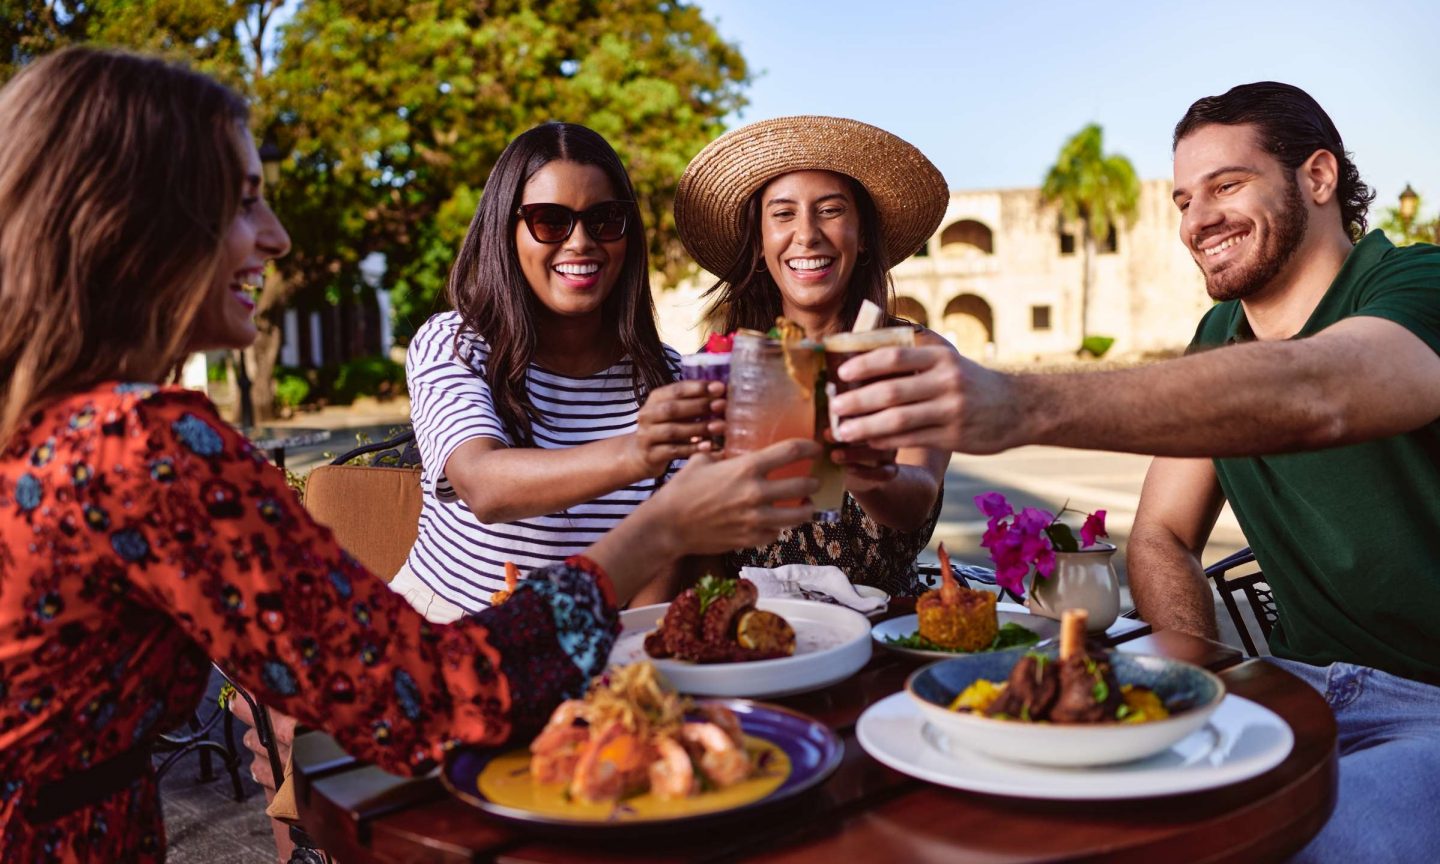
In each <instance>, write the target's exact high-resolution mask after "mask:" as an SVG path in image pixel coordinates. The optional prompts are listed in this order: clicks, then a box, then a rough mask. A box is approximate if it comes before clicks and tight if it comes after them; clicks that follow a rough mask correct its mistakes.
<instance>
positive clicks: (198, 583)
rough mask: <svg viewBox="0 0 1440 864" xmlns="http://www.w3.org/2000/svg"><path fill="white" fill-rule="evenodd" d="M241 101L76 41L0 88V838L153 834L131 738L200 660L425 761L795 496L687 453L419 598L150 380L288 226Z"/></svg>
mask: <svg viewBox="0 0 1440 864" xmlns="http://www.w3.org/2000/svg"><path fill="white" fill-rule="evenodd" d="M245 114H246V112H245V106H244V103H243V102H241V101H240V100H239V99H238V98H237V97H236V96H235V95H234V94H233V93H231V92H230V91H229V90H227V89H225V88H224V87H222V86H220V85H218V84H216V83H215V82H213V81H211V80H210V79H208V78H205V77H204V76H201V75H198V74H195V73H192V72H188V71H185V70H182V69H178V68H176V67H172V66H169V65H167V64H164V63H162V62H160V61H157V60H151V59H145V58H140V57H136V56H133V55H126V54H119V53H109V52H99V51H93V50H87V49H68V50H66V51H62V52H59V53H57V54H54V55H51V56H50V57H47V58H45V59H43V60H40V61H38V62H36V63H35V64H34V65H33V66H32V67H30V68H28V69H27V70H25V71H23V72H21V73H20V74H19V75H18V76H16V78H15V79H14V80H13V81H11V82H10V83H9V84H8V85H7V86H6V87H5V88H4V90H3V91H0V128H3V129H5V130H6V133H5V136H4V137H3V138H0V320H3V321H4V322H5V323H4V327H3V329H0V861H4V862H11V861H15V862H20V861H24V862H31V861H80V860H91V861H136V860H163V858H164V854H165V843H164V834H163V826H162V824H161V820H160V812H159V804H158V797H157V793H156V787H155V780H154V776H153V774H152V773H151V771H150V766H149V745H150V743H151V742H152V741H153V740H154V738H155V736H156V735H158V734H159V733H160V732H162V731H164V730H166V729H170V728H174V727H176V726H178V725H179V724H180V723H181V722H183V720H184V719H185V718H187V717H188V716H189V715H190V714H191V712H192V711H193V710H194V708H195V706H196V704H197V703H198V700H199V699H200V698H201V694H202V692H203V690H204V687H205V683H206V678H207V675H208V671H209V662H210V660H211V659H214V660H215V661H216V662H218V663H219V664H220V665H221V666H223V667H224V668H225V669H226V670H227V671H228V672H229V673H230V674H232V675H233V676H234V677H235V678H237V679H238V680H239V681H240V682H241V683H242V684H243V685H244V686H245V687H247V688H249V689H250V690H251V691H252V692H253V693H255V694H256V695H257V696H258V697H259V698H260V699H261V700H262V701H264V702H266V703H267V704H269V705H271V706H273V707H275V708H277V709H279V710H281V711H285V712H287V713H290V714H293V715H296V716H297V717H298V718H299V719H300V720H301V721H302V722H304V723H306V724H309V725H312V726H316V727H320V728H324V729H326V730H328V731H329V732H331V733H332V734H334V735H335V736H336V737H337V738H338V739H339V740H340V741H341V743H342V744H344V746H345V747H346V748H347V749H349V750H350V751H351V752H352V753H354V754H355V755H356V756H358V757H360V758H363V759H367V760H371V761H374V762H376V763H377V764H379V765H381V766H382V767H384V768H386V769H388V770H391V771H397V772H414V771H424V770H427V769H428V768H430V767H431V766H433V765H434V764H435V763H436V762H437V761H438V760H439V759H440V758H441V756H442V754H443V752H444V751H445V749H446V747H447V746H449V745H451V744H452V743H454V742H457V741H463V742H471V743H480V744H497V745H498V744H500V743H502V742H504V741H506V740H507V739H509V738H511V737H512V736H515V735H520V734H525V733H527V732H530V731H533V730H534V729H536V728H538V726H539V725H540V724H541V723H542V721H543V720H544V719H545V717H546V716H547V714H548V713H549V711H550V709H551V708H553V706H554V705H555V704H556V703H557V702H558V701H559V700H560V699H561V698H562V697H563V696H565V695H567V694H571V693H574V692H575V691H577V690H578V689H580V688H581V687H582V685H583V684H584V682H585V681H586V680H587V678H588V677H589V676H590V675H592V674H594V673H596V672H597V671H598V670H599V669H600V668H602V667H603V665H604V662H605V659H606V656H607V655H608V653H609V649H610V646H611V644H612V642H613V639H614V635H615V632H616V630H617V629H618V624H617V620H618V617H617V613H616V603H617V601H623V600H625V599H626V598H628V597H629V596H630V595H631V594H633V593H634V591H635V590H636V589H637V588H638V587H640V585H641V584H642V583H643V581H644V580H645V578H647V576H648V574H649V573H651V572H653V571H654V569H655V567H656V566H657V565H658V564H661V563H664V562H666V561H669V560H673V559H675V558H677V557H678V556H679V555H681V554H683V553H685V552H716V551H721V550H722V549H726V548H732V547H734V546H744V545H755V544H756V543H761V542H768V541H769V540H773V539H774V537H775V536H776V535H777V534H778V531H779V529H780V528H781V527H783V526H785V525H788V524H794V523H796V522H799V521H801V520H802V519H803V518H805V517H806V516H807V515H808V514H807V512H806V508H803V507H802V508H776V507H774V506H772V505H771V502H773V501H774V500H775V499H777V498H788V497H795V496H797V495H805V494H808V492H809V491H810V490H811V489H812V488H813V483H812V481H809V480H808V479H805V478H802V479H799V480H790V481H780V482H774V483H772V482H769V481H766V480H765V479H764V475H765V473H766V472H767V471H768V470H769V469H770V468H771V467H774V466H778V465H781V464H785V463H787V462H790V461H793V460H794V459H796V458H799V457H801V456H804V457H810V456H813V455H814V446H813V445H811V444H810V443H809V442H800V441H794V442H788V443H785V444H781V445H777V447H775V448H771V450H769V451H765V452H762V453H760V454H755V456H754V457H750V458H746V459H735V460H729V461H726V462H723V463H717V462H712V461H711V460H710V459H709V458H708V457H704V456H701V457H698V458H696V459H693V460H692V461H691V464H690V465H689V466H688V467H687V468H686V469H685V470H683V471H681V472H680V473H679V474H678V475H676V477H675V479H674V480H673V481H672V482H671V483H670V484H669V485H668V486H666V487H665V488H664V489H663V490H661V492H660V493H657V494H656V495H655V496H654V497H653V498H652V499H651V500H650V502H648V503H647V504H645V505H644V506H642V507H641V508H639V509H637V510H636V511H635V513H633V514H632V515H631V517H630V518H628V519H627V520H625V521H624V522H623V523H621V525H620V526H619V527H617V528H616V529H615V530H614V531H612V532H611V533H610V534H609V535H607V536H606V537H605V538H603V539H602V540H601V541H600V542H598V543H597V544H596V545H595V546H593V547H591V549H590V550H589V551H588V553H587V554H586V555H585V556H579V557H576V558H572V559H570V560H568V561H566V562H564V563H563V564H559V565H555V566H553V567H549V568H546V569H544V570H541V571H538V572H537V573H536V574H534V575H532V577H531V578H530V579H527V580H526V581H525V582H524V583H522V584H521V586H520V587H519V588H518V589H517V590H516V592H515V594H514V596H513V597H512V598H511V599H510V601H509V602H508V603H506V604H504V605H503V606H500V607H497V608H494V609H489V610H486V611H485V612H484V613H482V614H481V615H478V616H475V617H472V618H466V619H462V620H460V621H458V622H456V623H455V624H453V625H444V626H441V625H431V624H427V623H426V622H425V621H424V619H422V618H421V617H420V616H419V614H417V613H416V612H414V611H413V610H412V609H411V608H410V607H409V605H408V604H406V602H405V601H404V600H403V599H401V598H400V597H399V595H396V594H393V593H392V592H391V591H390V590H389V589H388V588H387V587H386V585H385V584H384V582H382V581H381V580H379V579H377V578H374V577H372V576H371V575H370V574H369V573H367V572H366V571H365V570H364V568H362V567H361V566H360V565H358V564H357V563H356V562H355V561H354V560H353V559H351V558H350V557H349V556H347V555H346V554H345V552H344V551H343V550H342V549H341V548H340V547H339V546H337V545H336V543H335V540H334V538H333V536H332V535H331V533H330V531H329V530H328V529H326V528H324V527H322V526H320V525H318V524H316V523H315V522H313V521H312V520H311V519H310V518H309V517H308V516H307V514H306V513H305V511H304V510H303V509H302V508H301V507H300V506H299V504H298V503H297V501H296V500H295V497H294V496H293V495H292V494H291V493H290V492H289V490H288V489H287V488H286V486H285V482H284V478H283V476H282V475H281V473H280V472H279V471H278V470H276V469H275V468H273V467H271V466H270V465H268V464H267V463H266V462H265V461H264V459H263V458H262V457H261V455H260V454H259V453H258V452H257V451H256V450H255V449H254V448H253V447H251V446H250V444H249V443H247V442H246V441H245V440H244V439H243V438H242V437H241V436H240V435H239V434H238V433H236V432H235V431H233V430H232V429H231V428H230V427H229V426H227V425H226V424H225V423H224V422H223V421H221V419H220V418H219V416H218V415H217V414H216V412H215V410H214V408H213V406H212V405H211V404H210V403H209V402H208V401H207V400H206V399H205V398H204V397H203V396H201V395H199V394H196V393H192V392H188V391H185V390H181V389H178V388H174V387H166V386H160V385H159V384H158V382H160V381H162V380H164V379H166V378H167V377H168V376H169V373H170V371H171V370H173V369H175V368H176V367H177V365H178V363H179V361H180V360H182V359H183V357H184V356H185V354H186V353H188V352H189V351H193V350H199V349H206V348H235V347H241V346H244V345H246V344H249V342H250V341H251V340H253V339H254V337H255V327H254V324H253V322H252V321H251V312H252V310H253V304H252V303H251V302H250V301H249V299H248V297H247V296H246V293H245V289H246V287H247V286H248V285H252V284H256V283H258V280H259V277H260V275H261V274H262V273H263V269H264V267H265V265H266V263H267V262H268V261H269V260H270V259H272V258H275V257H278V256H280V255H283V254H285V252H286V251H287V250H288V248H289V237H288V236H287V235H286V233H285V230H284V228H283V227H281V225H280V223H279V221H278V220H277V219H276V218H275V215H274V214H273V213H272V212H271V211H270V209H269V207H268V206H267V205H266V203H265V201H264V199H263V198H262V197H261V194H260V193H261V190H260V178H259V174H260V171H259V160H258V157H257V156H256V153H255V147H254V144H253V141H252V140H251V138H250V136H249V134H248V131H247V130H246V128H245ZM126 382H138V383H126ZM607 573H608V574H609V575H608V576H607V575H606V574H607Z"/></svg>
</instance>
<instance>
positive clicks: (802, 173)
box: [675, 117, 954, 595]
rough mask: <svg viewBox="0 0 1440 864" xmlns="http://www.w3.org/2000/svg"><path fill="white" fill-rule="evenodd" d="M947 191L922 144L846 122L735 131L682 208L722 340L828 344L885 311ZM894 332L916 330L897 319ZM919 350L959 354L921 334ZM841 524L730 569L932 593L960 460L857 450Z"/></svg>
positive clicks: (718, 146) (772, 123)
mask: <svg viewBox="0 0 1440 864" xmlns="http://www.w3.org/2000/svg"><path fill="white" fill-rule="evenodd" d="M948 201H949V191H948V189H947V188H946V186H945V178H944V177H942V176H941V174H940V172H939V170H937V169H936V168H935V166H934V165H933V164H931V162H930V160H929V159H927V158H925V155H924V154H923V153H921V152H920V151H919V150H918V149H916V148H915V147H914V146H913V145H911V144H909V143H907V142H905V141H903V140H901V139H900V138H898V137H896V136H895V135H892V134H891V133H889V132H886V131H885V130H883V129H878V128H876V127H874V126H871V125H869V124H866V123H861V122H858V121H856V120H849V119H845V118H842V117H779V118H776V119H774V120H762V121H760V122H758V123H752V124H750V125H748V126H742V127H740V128H739V129H734V130H732V131H730V132H727V133H726V134H724V135H722V136H720V137H719V138H717V139H715V140H714V141H712V142H711V143H710V144H708V145H706V147H705V149H703V150H701V151H700V153H699V154H698V155H696V157H695V158H694V159H693V160H691V162H690V165H689V166H688V167H687V168H686V169H685V174H684V176H683V177H682V178H681V179H680V185H679V188H678V189H677V191H676V195H675V226H676V228H677V229H678V230H679V232H680V239H681V240H683V241H684V243H685V247H686V249H688V250H689V251H690V254H691V255H692V256H693V257H694V258H695V260H696V261H697V262H699V264H700V266H701V267H704V268H705V269H706V270H707V271H709V272H711V273H714V274H716V275H717V276H718V277H719V281H717V282H716V284H715V285H714V286H713V287H712V288H711V290H710V292H709V293H710V295H711V296H712V297H713V298H714V302H713V305H712V306H711V309H710V310H709V313H710V318H711V320H714V321H718V322H720V324H721V326H722V328H723V330H724V331H725V332H732V331H734V330H737V329H740V328H746V329H750V330H758V331H761V332H764V331H767V330H769V329H770V327H771V326H772V325H773V324H774V323H775V319H776V317H777V316H781V315H783V316H784V317H786V318H789V319H790V320H791V321H793V322H795V323H796V324H799V325H800V326H801V327H802V328H804V330H805V335H806V336H807V337H809V338H810V339H813V340H817V341H818V340H821V339H823V338H824V337H826V336H830V335H833V334H836V333H839V332H842V331H845V330H849V329H851V327H853V326H854V324H855V319H856V316H857V314H858V313H859V311H860V307H861V305H862V303H864V301H866V300H869V301H871V302H872V303H874V304H875V305H876V306H877V307H879V308H880V309H888V308H890V306H891V301H892V299H893V294H894V292H893V289H892V287H891V284H890V275H889V273H890V268H891V267H892V266H894V265H895V264H896V263H898V262H900V261H903V260H904V259H906V258H909V257H910V256H911V255H913V254H915V253H916V252H917V251H919V249H920V248H921V247H922V246H923V245H924V244H925V242H926V241H927V240H929V238H930V236H931V235H932V234H934V233H935V230H936V229H937V228H938V227H939V225H940V219H941V217H943V216H944V214H945V207H946V204H947V203H948ZM888 323H889V324H890V325H892V326H893V325H904V324H909V322H906V321H903V320H901V319H899V318H894V317H893V316H892V317H891V318H890V320H889V321H888ZM915 331H916V332H915V342H916V343H917V344H920V345H934V346H937V348H939V349H942V350H951V351H953V350H954V349H953V348H951V347H950V345H949V343H947V342H946V341H945V340H944V339H942V338H941V337H940V336H938V335H936V334H935V333H932V332H931V331H929V330H927V329H925V328H924V327H920V326H918V325H915ZM832 456H833V458H835V460H836V461H837V462H840V463H841V464H843V465H844V467H845V487H846V495H845V499H844V505H843V508H842V509H841V511H840V513H839V519H838V521H827V520H817V521H814V522H811V523H810V524H808V525H801V526H797V527H796V528H794V529H791V530H787V531H785V532H784V533H783V534H782V535H781V537H780V539H779V540H778V541H776V542H775V543H773V544H770V545H769V546H766V547H764V548H758V549H747V550H743V551H741V552H737V553H735V554H734V555H733V556H731V559H732V565H733V566H735V567H739V566H759V567H777V566H781V565H785V564H818V565H831V566H837V567H839V568H840V569H842V570H844V571H845V573H846V575H848V576H849V577H850V579H851V581H852V582H856V583H860V584H865V585H870V586H873V587H876V588H880V589H882V590H884V591H886V592H888V593H890V594H902V595H911V594H917V593H919V592H920V591H921V590H922V589H923V586H922V585H921V584H920V581H919V578H918V576H917V575H916V572H915V556H916V555H917V554H918V553H919V552H921V551H922V550H923V549H924V548H925V545H926V543H927V542H928V541H929V539H930V535H931V533H932V532H933V531H934V529H935V522H936V520H937V518H938V517H939V514H940V505H941V500H942V496H941V489H942V485H943V482H944V479H945V468H946V466H947V465H948V464H949V461H950V454H949V453H948V452H946V451H943V450H936V449H933V448H924V447H911V448H904V449H901V450H900V451H899V452H898V453H896V452H894V451H891V452H888V453H885V452H879V451H876V450H873V449H871V448H868V447H864V446H860V445H852V446H849V447H844V448H837V449H835V450H834V451H833V454H832Z"/></svg>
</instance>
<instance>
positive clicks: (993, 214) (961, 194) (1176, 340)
mask: <svg viewBox="0 0 1440 864" xmlns="http://www.w3.org/2000/svg"><path fill="white" fill-rule="evenodd" d="M1170 190H1171V184H1170V181H1169V180H1150V181H1146V182H1144V183H1142V184H1141V191H1140V203H1139V209H1138V214H1137V216H1136V218H1135V220H1134V222H1133V223H1132V224H1130V225H1128V226H1127V225H1120V226H1118V227H1117V228H1116V229H1115V230H1112V231H1111V233H1110V236H1109V237H1108V238H1107V239H1106V240H1105V241H1102V242H1100V243H1097V244H1096V248H1095V251H1096V254H1095V255H1094V256H1093V258H1092V281H1091V286H1090V327H1089V333H1090V334H1091V335H1098V336H1108V337H1111V338H1113V339H1114V340H1115V343H1114V346H1113V348H1112V350H1113V351H1115V352H1118V353H1121V354H1135V353H1144V352H1150V351H1161V350H1169V349H1175V348H1179V347H1183V346H1184V345H1186V344H1187V343H1188V342H1189V341H1190V337H1191V336H1192V335H1193V333H1194V328H1195V325H1196V323H1197V322H1198V321H1199V319H1200V316H1201V315H1202V314H1203V313H1204V311H1205V310H1206V309H1207V308H1209V306H1210V299H1209V297H1207V296H1206V294H1205V286H1204V280H1203V279H1202V278H1201V276H1200V272H1199V270H1198V269H1197V268H1196V266H1195V263H1194V262H1193V261H1192V260H1191V259H1190V255H1189V253H1188V252H1186V251H1185V248H1184V247H1183V246H1182V245H1181V244H1180V240H1179V231H1180V213H1179V211H1178V210H1177V209H1176V208H1175V205H1174V204H1173V203H1172V202H1171V200H1170ZM1080 233H1081V228H1080V226H1079V225H1078V224H1076V225H1067V224H1065V222H1064V221H1063V220H1062V219H1061V218H1060V214H1059V213H1058V212H1057V208H1055V207H1053V206H1042V205H1041V203H1040V192H1039V190H1038V189H998V190H963V191H953V192H951V193H950V205H949V207H948V208H947V210H946V213H945V218H944V219H943V220H942V221H941V223H940V229H939V230H938V231H937V232H936V233H935V236H933V237H931V238H930V242H929V243H928V244H926V247H925V249H923V250H922V251H921V252H920V254H918V255H916V256H915V257H913V258H910V259H909V260H907V261H902V262H900V263H899V264H898V265H896V266H895V269H894V270H893V271H892V275H893V277H894V281H895V294H896V304H897V305H896V312H897V313H899V314H901V315H903V316H905V317H907V318H910V319H912V320H915V321H918V322H920V323H922V324H925V325H926V326H928V327H930V328H931V329H933V330H935V331H936V332H938V333H940V334H942V335H944V336H945V337H946V338H947V339H949V340H950V341H951V342H953V343H954V344H955V346H956V347H957V348H959V349H960V350H961V351H962V352H963V353H965V354H966V355H968V356H972V357H977V358H983V359H991V360H1002V361H1013V360H1027V359H1037V358H1045V357H1057V356H1065V355H1069V356H1073V355H1074V354H1075V352H1076V350H1077V349H1078V348H1079V347H1080V341H1081V338H1082V331H1083V329H1084V328H1082V327H1081V322H1080V314H1081V313H1080V309H1081V293H1082V286H1083V278H1084V273H1083V269H1082V268H1083V266H1084V257H1085V256H1084V255H1083V251H1084V250H1083V248H1082V245H1081V244H1082V243H1083V239H1082V238H1081V236H1080Z"/></svg>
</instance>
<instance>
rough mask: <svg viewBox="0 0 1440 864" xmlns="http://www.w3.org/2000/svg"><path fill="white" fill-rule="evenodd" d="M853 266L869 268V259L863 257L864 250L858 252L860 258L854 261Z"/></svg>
mask: <svg viewBox="0 0 1440 864" xmlns="http://www.w3.org/2000/svg"><path fill="white" fill-rule="evenodd" d="M855 266H857V267H869V266H870V259H869V258H866V257H865V250H864V249H861V250H860V257H859V258H857V259H856V260H855Z"/></svg>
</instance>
